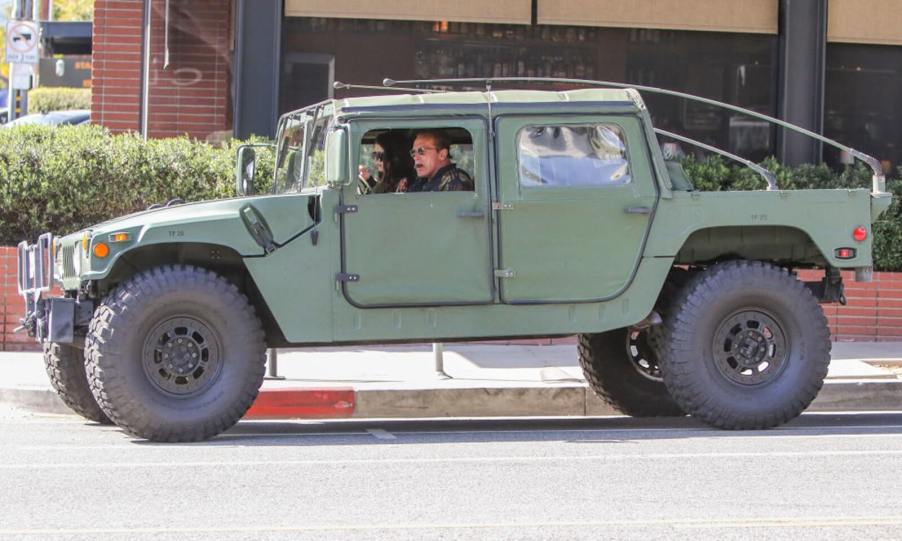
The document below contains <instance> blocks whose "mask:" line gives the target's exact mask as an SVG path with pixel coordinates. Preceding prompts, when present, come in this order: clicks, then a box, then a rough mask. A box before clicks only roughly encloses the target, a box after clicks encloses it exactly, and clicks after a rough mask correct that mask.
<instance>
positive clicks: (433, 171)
mask: <svg viewBox="0 0 902 541" xmlns="http://www.w3.org/2000/svg"><path fill="white" fill-rule="evenodd" d="M410 155H411V156H412V157H413V165H414V169H415V170H416V173H417V179H416V181H414V183H413V185H411V186H408V187H407V191H408V192H452V191H473V190H474V184H473V179H472V178H470V175H468V174H467V172H466V171H464V170H462V169H458V168H457V166H456V165H454V164H453V163H452V162H451V139H450V138H449V137H448V135H447V134H445V132H444V131H442V130H423V131H421V132H419V133H417V137H416V139H414V141H413V148H412V149H411V150H410Z"/></svg>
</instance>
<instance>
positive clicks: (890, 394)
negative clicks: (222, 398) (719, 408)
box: [0, 342, 902, 419]
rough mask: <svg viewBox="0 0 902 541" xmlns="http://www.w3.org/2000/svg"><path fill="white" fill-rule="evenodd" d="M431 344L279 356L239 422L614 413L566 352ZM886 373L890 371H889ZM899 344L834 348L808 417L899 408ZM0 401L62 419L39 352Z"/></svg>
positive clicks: (10, 365) (16, 366) (22, 358)
mask: <svg viewBox="0 0 902 541" xmlns="http://www.w3.org/2000/svg"><path fill="white" fill-rule="evenodd" d="M443 357H444V362H443V369H444V373H445V374H447V375H448V376H450V377H445V376H443V375H442V374H439V373H437V372H436V364H435V357H434V355H433V350H432V346H431V345H430V344H421V345H409V346H382V347H378V346H372V347H348V348H312V349H304V350H280V352H279V355H278V372H277V373H278V375H279V376H280V377H281V379H267V380H266V381H265V382H264V385H263V388H262V390H261V393H260V397H259V398H258V400H257V402H256V403H255V404H254V406H253V407H252V408H251V410H250V411H249V412H248V415H247V418H257V419H279V418H342V417H354V418H426V417H509V416H585V415H590V416H594V415H615V414H617V412H616V411H615V410H613V409H611V408H610V407H609V406H608V405H607V404H605V403H604V402H602V401H601V400H599V399H598V398H597V397H595V396H594V394H593V393H592V392H591V391H590V390H588V389H587V388H586V385H585V381H584V380H583V377H582V373H581V371H580V368H579V365H578V362H577V355H576V346H575V345H550V346H514V345H494V344H493V345H477V344H461V345H455V344H446V345H445V352H444V356H443ZM893 367H895V368H896V370H895V371H894V370H893ZM899 367H902V342H835V343H834V344H833V359H832V361H831V364H830V372H829V374H828V379H827V383H826V385H825V386H824V389H823V390H822V391H821V393H820V395H819V396H818V398H817V400H815V402H814V404H813V405H812V407H811V410H812V411H878V410H883V411H889V410H902V377H900V376H897V373H896V372H898V371H899V370H898V368H899ZM0 403H5V404H7V405H10V406H12V407H16V408H20V409H27V410H33V411H41V412H49V413H70V412H69V410H68V409H67V408H66V406H65V405H63V403H62V402H61V401H60V400H59V398H58V397H57V396H56V394H55V393H54V391H53V390H52V389H51V388H50V384H49V381H48V379H47V375H46V374H45V373H44V368H43V362H42V359H41V354H40V353H38V352H0Z"/></svg>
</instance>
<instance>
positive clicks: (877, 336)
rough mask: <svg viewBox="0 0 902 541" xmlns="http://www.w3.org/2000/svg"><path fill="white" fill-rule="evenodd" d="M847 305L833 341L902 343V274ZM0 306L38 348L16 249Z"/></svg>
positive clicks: (880, 280)
mask: <svg viewBox="0 0 902 541" xmlns="http://www.w3.org/2000/svg"><path fill="white" fill-rule="evenodd" d="M799 278H801V279H803V280H811V281H814V280H819V279H820V277H819V276H818V274H817V273H816V272H814V271H801V272H799ZM843 281H844V282H845V284H846V298H847V300H848V304H847V305H846V306H840V305H838V304H825V305H822V306H823V308H824V313H825V314H826V315H827V319H828V320H829V324H830V334H831V335H832V336H833V339H834V340H862V341H869V342H874V341H877V342H892V341H900V342H902V273H892V272H876V273H874V281H873V282H870V283H857V282H855V281H854V277H853V275H852V273H843ZM0 284H2V290H0V293H2V294H0V307H2V315H3V320H2V325H3V326H2V331H3V332H2V334H0V351H19V350H25V349H30V350H34V349H38V347H37V344H35V343H34V341H33V340H32V339H30V338H28V336H27V335H25V334H22V333H18V334H13V332H12V330H13V329H15V328H16V327H17V326H18V325H19V318H21V317H22V314H23V312H24V311H25V304H24V301H23V300H22V298H21V297H19V295H18V292H17V291H16V249H15V247H11V246H0ZM494 343H498V344H530V345H549V344H572V343H574V339H573V338H572V337H569V338H554V339H551V338H542V339H530V340H511V341H498V342H494Z"/></svg>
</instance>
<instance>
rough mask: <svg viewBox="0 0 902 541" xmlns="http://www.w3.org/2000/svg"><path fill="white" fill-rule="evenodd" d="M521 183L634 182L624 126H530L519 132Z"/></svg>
mask: <svg viewBox="0 0 902 541" xmlns="http://www.w3.org/2000/svg"><path fill="white" fill-rule="evenodd" d="M517 158H518V163H519V173H520V186H523V187H526V188H535V187H550V186H556V187H565V186H569V187H596V186H612V185H613V186H617V185H621V184H627V183H629V182H630V169H629V160H628V159H627V153H626V142H625V139H624V136H623V131H622V130H621V129H620V126H617V125H614V124H596V125H587V126H527V127H525V128H523V129H521V130H520V132H519V133H518V135H517Z"/></svg>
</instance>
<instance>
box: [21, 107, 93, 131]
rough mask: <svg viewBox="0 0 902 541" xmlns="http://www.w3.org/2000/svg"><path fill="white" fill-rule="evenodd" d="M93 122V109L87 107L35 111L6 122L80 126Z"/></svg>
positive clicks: (22, 124)
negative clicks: (69, 109)
mask: <svg viewBox="0 0 902 541" xmlns="http://www.w3.org/2000/svg"><path fill="white" fill-rule="evenodd" d="M90 122H91V111H89V110H87V109H73V110H71V111H51V112H49V113H33V114H30V115H25V116H23V117H21V118H17V119H15V120H13V121H12V122H9V123H7V124H5V126H6V127H10V126H24V125H26V124H42V125H45V126H61V125H64V124H68V125H72V126H78V125H81V124H88V123H90Z"/></svg>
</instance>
